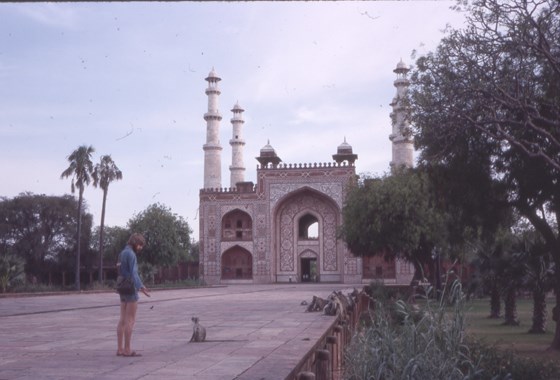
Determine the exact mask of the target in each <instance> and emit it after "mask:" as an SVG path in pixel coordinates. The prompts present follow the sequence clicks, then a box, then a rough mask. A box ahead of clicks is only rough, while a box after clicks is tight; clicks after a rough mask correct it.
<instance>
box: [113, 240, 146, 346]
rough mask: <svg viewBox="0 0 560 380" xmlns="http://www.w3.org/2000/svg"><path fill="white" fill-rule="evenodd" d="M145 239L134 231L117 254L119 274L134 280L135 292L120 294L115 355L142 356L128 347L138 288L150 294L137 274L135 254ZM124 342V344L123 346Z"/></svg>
mask: <svg viewBox="0 0 560 380" xmlns="http://www.w3.org/2000/svg"><path fill="white" fill-rule="evenodd" d="M145 244H146V240H145V239H144V237H143V236H142V235H141V234H138V233H134V234H132V235H131V236H130V238H129V239H128V242H127V245H126V247H125V248H124V249H123V250H122V252H121V253H120V254H119V261H118V263H117V267H118V271H119V274H120V275H121V276H124V277H130V278H132V281H133V282H134V288H135V292H134V293H132V294H120V298H121V316H120V319H119V324H118V325H117V356H127V357H128V356H142V355H140V354H139V353H137V352H136V351H132V349H131V348H130V341H131V339H132V329H133V328H134V323H135V322H136V310H137V308H138V290H140V291H141V292H142V293H144V294H145V295H146V297H149V296H150V293H149V291H148V289H147V288H146V287H145V286H144V284H143V283H142V280H140V276H138V263H137V261H136V255H137V254H139V253H140V251H142V248H144V245H145ZM123 343H124V346H123Z"/></svg>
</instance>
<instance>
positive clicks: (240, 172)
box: [229, 102, 245, 188]
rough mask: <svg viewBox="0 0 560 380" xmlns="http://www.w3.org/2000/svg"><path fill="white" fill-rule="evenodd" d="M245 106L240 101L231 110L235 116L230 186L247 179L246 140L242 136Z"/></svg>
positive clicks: (232, 123)
mask: <svg viewBox="0 0 560 380" xmlns="http://www.w3.org/2000/svg"><path fill="white" fill-rule="evenodd" d="M243 111H245V110H244V109H243V108H241V107H240V106H239V102H237V103H235V106H233V109H232V110H231V112H233V118H232V119H231V125H232V127H233V128H232V129H233V135H232V137H231V140H229V144H230V145H231V166H230V167H229V170H230V179H231V184H230V187H231V188H234V187H237V183H238V182H243V181H245V165H244V164H243V146H244V145H245V140H243V138H242V137H241V127H243V123H245V121H244V120H243V115H242V113H243Z"/></svg>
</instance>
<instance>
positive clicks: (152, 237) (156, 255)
mask: <svg viewBox="0 0 560 380" xmlns="http://www.w3.org/2000/svg"><path fill="white" fill-rule="evenodd" d="M128 229H129V230H130V231H131V232H139V233H141V234H143V235H144V238H145V239H146V246H145V247H144V249H143V250H142V257H143V260H144V262H146V263H149V264H152V265H153V266H171V265H176V264H177V262H178V261H179V260H181V259H186V258H187V257H188V254H189V251H190V244H191V241H190V234H191V229H190V227H189V225H188V224H187V222H186V221H185V220H184V219H183V218H182V217H180V216H178V215H177V214H173V213H172V212H171V210H170V209H169V208H167V207H166V206H164V205H161V204H157V203H156V204H152V205H150V206H148V207H147V208H146V210H144V211H142V212H141V213H139V214H137V215H135V216H134V217H133V218H132V219H131V220H130V221H129V222H128Z"/></svg>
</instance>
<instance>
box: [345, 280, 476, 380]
mask: <svg viewBox="0 0 560 380" xmlns="http://www.w3.org/2000/svg"><path fill="white" fill-rule="evenodd" d="M446 296H447V297H446ZM446 298H447V299H446ZM463 300H464V298H463V296H462V291H461V285H460V284H459V283H458V282H457V283H455V284H454V285H453V286H452V287H451V289H450V293H449V294H448V295H445V294H444V296H443V297H442V300H441V301H433V300H430V299H429V298H426V299H425V300H424V301H423V302H422V307H418V306H416V305H409V304H407V303H406V302H405V301H403V300H397V301H396V302H389V303H381V302H376V305H375V311H374V314H373V319H372V321H371V326H370V327H368V328H365V329H363V330H360V331H358V333H357V334H356V335H355V336H354V337H353V339H352V342H351V343H350V345H349V347H348V349H347V351H346V354H345V373H344V378H345V379H348V380H362V379H375V380H377V379H379V380H381V379H383V380H400V379H430V380H431V379H445V380H452V379H475V378H476V375H477V374H478V372H479V369H478V367H477V366H476V365H474V364H473V362H472V361H471V360H470V359H469V355H468V352H469V349H468V347H467V345H466V344H465V342H464V324H465V320H464V313H463V302H464V301H463ZM447 304H451V305H452V307H451V308H447V306H446V305H447Z"/></svg>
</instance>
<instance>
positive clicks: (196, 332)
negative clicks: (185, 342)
mask: <svg viewBox="0 0 560 380" xmlns="http://www.w3.org/2000/svg"><path fill="white" fill-rule="evenodd" d="M191 320H192V321H193V323H194V326H193V334H192V337H191V340H190V342H204V341H205V340H206V328H204V327H202V326H201V325H200V323H198V317H192V318H191Z"/></svg>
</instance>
